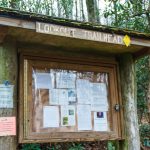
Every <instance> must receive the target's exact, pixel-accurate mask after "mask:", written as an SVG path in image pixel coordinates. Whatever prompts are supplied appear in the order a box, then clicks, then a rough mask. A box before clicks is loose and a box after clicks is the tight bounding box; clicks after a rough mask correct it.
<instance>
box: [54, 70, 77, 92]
mask: <svg viewBox="0 0 150 150" xmlns="http://www.w3.org/2000/svg"><path fill="white" fill-rule="evenodd" d="M75 80H76V74H75V73H71V72H57V73H56V87H57V88H68V89H74V88H75Z"/></svg>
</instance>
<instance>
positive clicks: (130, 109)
mask: <svg viewBox="0 0 150 150" xmlns="http://www.w3.org/2000/svg"><path fill="white" fill-rule="evenodd" d="M119 67H120V78H121V90H122V101H123V106H124V124H125V142H124V143H123V145H122V150H140V137H139V126H138V116H137V100H136V83H135V65H134V61H133V58H132V55H131V54H123V55H122V56H121V57H120V66H119Z"/></svg>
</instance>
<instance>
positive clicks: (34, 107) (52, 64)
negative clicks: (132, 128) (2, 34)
mask: <svg viewBox="0 0 150 150" xmlns="http://www.w3.org/2000/svg"><path fill="white" fill-rule="evenodd" d="M20 60H21V65H20V105H19V110H20V119H19V125H20V126H19V128H20V136H19V141H20V142H21V143H26V142H62V141H80V140H82V141H91V140H108V139H109V140H110V139H121V138H122V132H121V111H116V110H115V109H114V107H115V105H116V104H120V99H119V90H118V89H119V88H118V80H117V79H118V75H117V63H116V62H112V63H110V64H108V63H105V61H103V62H101V61H97V62H96V61H94V60H88V61H87V60H83V59H80V61H79V60H78V59H75V58H74V59H69V58H67V57H66V58H65V57H64V58H62V57H61V58H59V57H53V56H51V57H38V56H30V55H27V54H26V55H22V56H21V59H20Z"/></svg>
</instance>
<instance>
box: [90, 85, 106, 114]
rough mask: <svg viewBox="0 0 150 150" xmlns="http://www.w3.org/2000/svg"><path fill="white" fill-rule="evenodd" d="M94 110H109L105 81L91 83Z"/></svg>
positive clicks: (92, 107)
mask: <svg viewBox="0 0 150 150" xmlns="http://www.w3.org/2000/svg"><path fill="white" fill-rule="evenodd" d="M91 94H92V95H91V97H92V98H91V109H92V111H108V100H107V89H106V84H105V83H91Z"/></svg>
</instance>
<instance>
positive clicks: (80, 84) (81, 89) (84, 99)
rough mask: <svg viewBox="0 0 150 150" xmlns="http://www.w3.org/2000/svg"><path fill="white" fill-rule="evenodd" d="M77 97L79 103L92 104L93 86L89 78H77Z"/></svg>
mask: <svg viewBox="0 0 150 150" xmlns="http://www.w3.org/2000/svg"><path fill="white" fill-rule="evenodd" d="M77 98H78V103H79V104H91V88H90V82H89V81H88V80H85V79H78V80H77Z"/></svg>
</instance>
